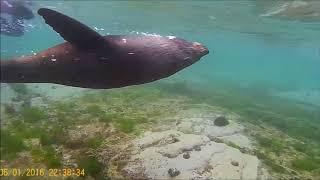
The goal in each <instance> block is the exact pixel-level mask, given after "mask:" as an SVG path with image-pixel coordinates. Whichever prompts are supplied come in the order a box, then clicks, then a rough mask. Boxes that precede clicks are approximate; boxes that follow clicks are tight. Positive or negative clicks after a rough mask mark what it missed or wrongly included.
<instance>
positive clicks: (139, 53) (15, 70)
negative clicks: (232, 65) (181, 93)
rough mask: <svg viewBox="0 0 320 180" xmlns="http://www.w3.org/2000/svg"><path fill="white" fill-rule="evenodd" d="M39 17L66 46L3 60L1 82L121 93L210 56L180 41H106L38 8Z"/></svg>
mask: <svg viewBox="0 0 320 180" xmlns="http://www.w3.org/2000/svg"><path fill="white" fill-rule="evenodd" d="M38 13H39V14H40V15H42V16H43V17H44V19H45V20H46V22H47V24H49V25H50V26H52V27H53V29H54V30H56V31H57V32H58V33H60V35H61V36H62V37H63V38H64V39H65V40H67V41H68V42H65V43H62V44H60V45H57V46H55V47H52V48H49V49H47V50H45V51H42V52H40V53H37V54H36V55H31V56H26V57H20V58H16V59H14V60H8V61H1V82H6V83H56V84H63V85H68V86H75V87H84V88H95V89H109V88H119V87H124V86H130V85H137V84H143V83H148V82H152V81H156V80H159V79H162V78H165V77H168V76H170V75H172V74H174V73H176V72H178V71H179V70H181V69H183V68H185V67H187V66H189V65H191V64H193V63H194V62H196V61H198V60H199V59H200V58H201V57H202V56H204V55H206V54H208V50H207V49H206V48H205V47H204V46H202V45H201V44H199V43H192V42H188V41H185V40H183V39H180V38H175V37H163V36H156V35H145V36H121V35H110V36H104V37H103V36H100V35H99V34H97V33H96V32H95V31H93V30H91V29H90V28H89V27H87V26H85V25H83V24H81V23H80V22H78V21H76V20H74V19H72V18H70V17H68V16H66V15H63V14H60V13H58V12H56V11H53V10H49V9H40V10H39V11H38Z"/></svg>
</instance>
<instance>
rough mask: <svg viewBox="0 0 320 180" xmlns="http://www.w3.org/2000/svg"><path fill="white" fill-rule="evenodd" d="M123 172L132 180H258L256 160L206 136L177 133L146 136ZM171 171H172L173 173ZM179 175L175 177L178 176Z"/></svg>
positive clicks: (257, 162)
mask: <svg viewBox="0 0 320 180" xmlns="http://www.w3.org/2000/svg"><path fill="white" fill-rule="evenodd" d="M135 148H136V151H135V152H136V153H135V155H133V156H132V157H131V160H130V161H129V163H128V164H127V166H126V167H125V168H124V172H125V174H127V175H128V176H129V177H131V178H134V179H169V178H175V179H205V178H211V179H220V178H223V179H257V178H258V169H259V168H258V167H259V160H258V159H257V158H256V157H255V156H251V155H248V154H243V153H241V152H240V151H239V150H238V149H235V148H232V147H230V146H227V145H226V144H223V143H216V142H213V141H210V139H209V138H208V137H207V136H205V135H195V134H185V133H183V132H180V131H176V130H169V131H163V132H153V133H150V132H148V133H146V134H145V135H144V136H143V137H142V138H140V139H137V140H136V141H135ZM170 169H172V170H173V169H174V172H175V173H172V172H171V175H170V173H169V172H170ZM177 172H178V173H177Z"/></svg>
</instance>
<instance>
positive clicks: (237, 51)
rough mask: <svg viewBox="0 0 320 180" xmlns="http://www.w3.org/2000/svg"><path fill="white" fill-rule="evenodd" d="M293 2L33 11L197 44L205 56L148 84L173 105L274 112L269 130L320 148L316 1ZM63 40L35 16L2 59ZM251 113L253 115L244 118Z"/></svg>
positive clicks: (48, 91) (56, 5)
mask: <svg viewBox="0 0 320 180" xmlns="http://www.w3.org/2000/svg"><path fill="white" fill-rule="evenodd" d="M290 3H291V1H271V2H263V1H212V2H211V1H186V2H182V1H169V2H158V1H152V2H148V1H135V2H129V1H108V2H104V1H35V2H34V5H33V8H34V11H36V10H37V9H38V8H39V7H49V8H52V9H55V10H58V11H60V12H63V13H65V14H68V15H70V16H72V17H74V18H76V19H78V20H79V21H81V22H83V23H84V24H87V25H88V26H90V27H92V28H93V29H95V30H96V31H98V32H99V33H100V34H105V35H108V34H157V35H162V36H168V35H172V36H177V37H181V38H184V39H187V40H190V41H197V42H201V43H202V44H204V45H205V46H206V47H208V49H209V51H210V54H208V55H207V56H205V57H203V58H202V59H201V60H200V61H199V62H197V63H196V64H194V65H192V66H191V67H188V68H186V69H184V70H183V71H181V72H179V73H177V74H175V75H173V76H171V77H170V78H167V79H165V80H160V81H158V82H155V83H152V84H151V86H152V85H155V87H159V89H162V90H164V91H166V92H169V93H170V94H173V96H171V98H172V99H175V96H177V97H178V96H181V95H183V96H187V97H192V98H194V99H196V101H198V102H199V103H208V104H213V105H217V106H221V107H222V108H227V109H229V110H230V111H233V112H236V113H239V114H240V115H244V116H249V117H250V118H251V119H254V118H257V117H260V116H261V114H262V116H264V115H265V114H266V113H267V112H268V113H275V114H278V115H279V116H281V118H278V119H277V120H275V121H270V122H269V121H268V122H269V123H270V124H271V125H273V126H275V127H276V128H279V129H280V130H282V131H284V132H285V133H288V134H289V135H290V136H293V137H298V138H299V137H301V138H310V139H312V140H313V141H316V142H317V143H320V142H319V139H318V137H320V132H319V130H320V127H319V121H320V110H319V109H320V108H319V107H320V71H319V68H320V36H319V35H320V23H319V22H320V11H319V9H320V3H319V2H317V1H296V2H295V4H290ZM306 3H307V4H306ZM61 42H63V39H62V38H61V37H59V35H58V34H57V33H56V32H54V31H53V30H52V29H51V27H49V26H48V25H46V24H45V23H44V22H43V20H42V19H41V18H40V17H39V16H36V18H35V19H32V20H30V21H27V27H26V33H25V35H24V36H22V37H18V38H17V37H8V36H3V35H1V59H2V60H3V59H10V58H11V57H15V56H20V55H25V54H32V53H36V52H38V51H40V50H44V49H46V48H48V47H51V46H53V45H56V44H58V43H61ZM36 86H38V85H37V84H33V85H31V86H30V87H31V88H32V89H34V90H35V91H36V92H41V93H42V94H45V95H47V96H49V97H53V99H56V98H58V97H63V98H65V96H66V94H67V96H68V95H70V96H71V95H74V94H75V92H83V91H86V90H80V89H78V88H76V89H73V88H68V87H63V88H64V89H63V90H61V91H56V90H55V89H52V87H51V85H44V86H41V85H40V90H39V88H36ZM141 87H142V88H143V87H146V88H147V87H148V86H141ZM59 88H60V86H59V87H58V89H59ZM66 88H67V89H68V91H66V90H65V89H66ZM133 88H135V87H133ZM2 89H3V88H2ZM79 90H80V91H79ZM96 92H98V91H96ZM9 93H10V92H9V91H6V90H4V89H3V91H2V92H1V96H2V99H1V103H7V102H8V101H10V98H6V97H9ZM63 98H62V99H63ZM250 108H251V109H252V108H253V109H254V108H255V109H256V111H255V110H253V111H255V112H254V113H252V112H251V111H250V112H249V111H248V109H250ZM244 109H245V110H246V111H244ZM259 112H260V114H259ZM290 118H291V119H290ZM284 119H285V120H284ZM282 120H283V121H285V122H286V123H287V124H291V125H292V126H284V127H283V126H282V124H281V123H280V122H278V121H282ZM253 121H254V120H253ZM263 121H264V120H262V122H263ZM266 121H267V120H266ZM259 122H260V121H259ZM279 123H280V125H279ZM295 124H298V125H295ZM301 126H302V127H301ZM304 126H305V127H304ZM299 128H300V129H299ZM301 131H310V134H307V135H306V134H299V132H301ZM317 147H320V146H317Z"/></svg>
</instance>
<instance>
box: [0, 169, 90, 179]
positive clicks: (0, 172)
mask: <svg viewBox="0 0 320 180" xmlns="http://www.w3.org/2000/svg"><path fill="white" fill-rule="evenodd" d="M5 176H7V177H9V176H30V177H32V176H34V177H35V176H51V177H54V176H56V177H58V176H64V177H67V176H85V170H84V169H72V168H66V169H44V168H26V169H21V168H0V177H5Z"/></svg>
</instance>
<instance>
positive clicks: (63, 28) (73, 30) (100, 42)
mask: <svg viewBox="0 0 320 180" xmlns="http://www.w3.org/2000/svg"><path fill="white" fill-rule="evenodd" d="M38 14H39V15H41V16H42V17H43V18H44V19H45V21H46V23H47V24H48V25H50V26H51V27H52V28H53V29H54V30H55V31H56V32H58V33H59V34H60V35H61V36H62V37H63V39H64V40H66V41H68V42H70V43H71V44H73V45H75V46H76V47H78V48H81V49H84V50H96V49H99V48H101V47H106V46H108V44H107V42H106V41H105V40H104V38H103V37H102V36H101V35H100V34H98V33H97V32H96V31H94V30H93V29H91V28H90V27H88V26H86V25H84V24H82V23H81V22H79V21H77V20H75V19H73V18H71V17H69V16H66V15H64V14H61V13H59V12H57V11H54V10H51V9H47V8H40V9H39V10H38Z"/></svg>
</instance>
